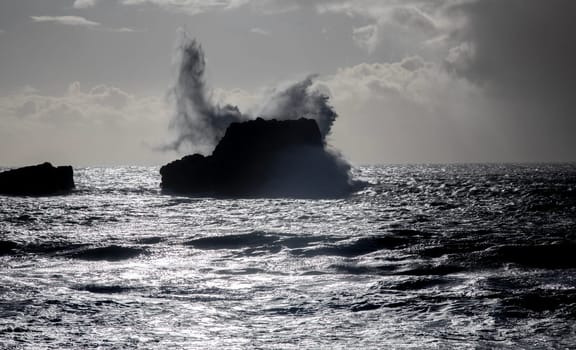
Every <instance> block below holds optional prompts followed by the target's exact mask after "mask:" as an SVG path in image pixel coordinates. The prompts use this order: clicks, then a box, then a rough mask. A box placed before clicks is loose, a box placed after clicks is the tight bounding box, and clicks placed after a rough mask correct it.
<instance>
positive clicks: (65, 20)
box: [30, 16, 142, 33]
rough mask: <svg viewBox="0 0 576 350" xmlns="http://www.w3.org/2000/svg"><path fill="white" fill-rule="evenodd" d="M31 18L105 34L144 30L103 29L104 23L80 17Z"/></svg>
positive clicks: (35, 20)
mask: <svg viewBox="0 0 576 350" xmlns="http://www.w3.org/2000/svg"><path fill="white" fill-rule="evenodd" d="M30 18H32V20H33V21H34V22H52V23H59V24H63V25H68V26H80V27H86V28H91V29H97V30H101V31H105V32H114V33H136V32H142V30H136V29H134V28H129V27H121V28H109V27H103V26H102V23H99V22H94V21H90V20H88V19H86V18H84V17H80V16H30Z"/></svg>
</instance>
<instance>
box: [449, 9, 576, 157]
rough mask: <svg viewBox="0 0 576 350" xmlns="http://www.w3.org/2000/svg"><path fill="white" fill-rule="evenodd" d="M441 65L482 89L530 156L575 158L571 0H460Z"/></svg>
mask: <svg viewBox="0 0 576 350" xmlns="http://www.w3.org/2000/svg"><path fill="white" fill-rule="evenodd" d="M448 10H449V14H450V15H451V16H452V18H454V22H455V23H459V24H460V25H459V26H457V27H455V28H454V29H453V30H452V32H451V33H450V39H449V40H450V41H451V43H452V45H453V47H452V48H451V50H450V51H449V54H448V56H447V58H446V66H447V68H448V69H451V70H452V71H453V72H455V73H456V74H458V75H459V76H461V77H464V78H466V79H468V80H469V81H471V82H472V83H474V84H476V85H478V86H480V87H482V88H483V90H484V92H485V93H486V95H487V96H488V97H489V98H490V99H491V100H492V103H493V104H494V105H495V106H498V107H499V110H498V113H499V115H500V116H501V118H500V119H501V121H502V123H503V125H505V126H503V127H510V126H508V125H515V128H516V133H515V135H513V137H514V138H522V140H519V142H521V143H522V144H523V148H524V152H526V153H532V154H533V155H534V157H535V158H545V157H548V158H549V159H560V160H575V154H574V151H573V150H574V149H576V138H574V136H573V131H574V130H576V100H575V99H574V98H573V92H574V91H576V65H575V63H574V62H576V21H574V18H576V2H574V1H571V0H550V1H546V2H542V1H522V0H509V1H497V0H482V1H467V2H462V3H460V4H457V5H454V6H452V7H451V8H449V9H448Z"/></svg>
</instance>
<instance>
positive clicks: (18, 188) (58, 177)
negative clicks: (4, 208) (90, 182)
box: [0, 163, 74, 196]
mask: <svg viewBox="0 0 576 350" xmlns="http://www.w3.org/2000/svg"><path fill="white" fill-rule="evenodd" d="M73 188H74V171H73V170H72V167H71V166H59V167H54V166H53V165H52V164H50V163H43V164H38V165H33V166H27V167H23V168H18V169H13V170H8V171H4V172H2V173H0V194H8V195H21V196H44V195H53V194H60V193H65V192H68V191H70V190H72V189H73Z"/></svg>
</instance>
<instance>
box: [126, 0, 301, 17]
mask: <svg viewBox="0 0 576 350" xmlns="http://www.w3.org/2000/svg"><path fill="white" fill-rule="evenodd" d="M118 1H119V2H120V3H121V4H123V5H128V6H142V5H153V6H157V7H159V8H161V9H164V10H166V11H170V12H175V13H184V14H188V15H191V16H193V15H198V14H201V13H205V12H214V11H228V10H234V9H239V8H242V7H248V8H250V9H251V10H252V11H254V12H255V13H260V14H264V15H270V14H278V13H285V12H291V11H296V10H298V9H300V8H302V7H303V6H310V4H309V2H307V1H305V0H291V1H280V0H118Z"/></svg>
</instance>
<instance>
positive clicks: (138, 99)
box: [0, 82, 173, 166]
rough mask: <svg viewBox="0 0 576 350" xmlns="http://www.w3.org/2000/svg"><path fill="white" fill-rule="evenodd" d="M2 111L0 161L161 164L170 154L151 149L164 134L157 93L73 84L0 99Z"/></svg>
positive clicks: (162, 111) (164, 112) (162, 109)
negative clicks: (52, 92)
mask: <svg viewBox="0 0 576 350" xmlns="http://www.w3.org/2000/svg"><path fill="white" fill-rule="evenodd" d="M0 114H1V115H2V118H1V119H0V162H1V163H2V165H22V164H30V163H35V162H42V161H52V162H55V163H59V164H69V163H72V164H74V165H76V166H79V165H94V164H101V165H108V164H129V163H130V164H161V163H163V162H165V161H167V160H168V159H169V158H170V157H171V156H170V155H169V154H165V153H159V152H156V151H154V150H153V148H154V147H155V146H158V145H160V144H162V143H163V142H164V141H165V140H166V138H167V137H168V135H167V132H166V125H167V123H168V119H169V117H168V116H169V112H168V110H167V108H166V106H165V103H164V101H163V98H161V97H153V96H152V97H147V96H136V95H133V94H129V93H127V92H125V91H122V90H121V89H118V88H116V87H112V86H108V85H98V86H94V87H92V88H88V89H85V88H82V86H81V85H80V84H79V83H77V82H75V83H72V84H70V86H69V87H68V89H67V91H66V92H65V93H64V94H62V95H61V96H46V95H41V94H39V93H38V92H37V91H35V90H31V91H30V92H28V93H21V94H16V95H10V96H4V97H0ZM172 157H173V155H172Z"/></svg>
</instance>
